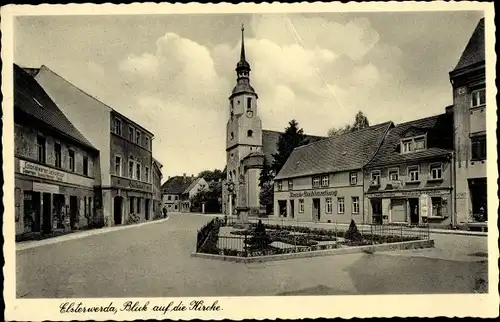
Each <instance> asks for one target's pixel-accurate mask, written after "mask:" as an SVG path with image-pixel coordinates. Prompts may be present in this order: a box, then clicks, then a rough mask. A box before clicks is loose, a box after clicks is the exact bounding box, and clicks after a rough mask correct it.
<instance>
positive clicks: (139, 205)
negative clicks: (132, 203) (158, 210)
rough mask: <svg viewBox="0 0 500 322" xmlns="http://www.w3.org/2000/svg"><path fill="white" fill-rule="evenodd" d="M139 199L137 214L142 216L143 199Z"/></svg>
mask: <svg viewBox="0 0 500 322" xmlns="http://www.w3.org/2000/svg"><path fill="white" fill-rule="evenodd" d="M136 199H137V213H138V214H140V213H141V211H142V209H141V206H142V204H141V198H136Z"/></svg>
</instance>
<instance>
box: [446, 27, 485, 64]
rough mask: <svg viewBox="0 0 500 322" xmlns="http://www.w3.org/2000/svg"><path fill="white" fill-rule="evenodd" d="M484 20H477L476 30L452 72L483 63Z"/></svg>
mask: <svg viewBox="0 0 500 322" xmlns="http://www.w3.org/2000/svg"><path fill="white" fill-rule="evenodd" d="M484 42H485V40H484V18H482V19H481V20H479V23H478V24H477V26H476V29H475V30H474V32H473V33H472V36H471V37H470V39H469V42H468V43H467V46H466V47H465V49H464V51H463V53H462V56H461V57H460V59H459V60H458V64H457V66H456V67H455V68H454V69H453V71H456V70H459V69H462V68H466V67H469V66H472V65H475V64H477V63H480V62H484V61H485V53H484Z"/></svg>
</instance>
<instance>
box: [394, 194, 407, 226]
mask: <svg viewBox="0 0 500 322" xmlns="http://www.w3.org/2000/svg"><path fill="white" fill-rule="evenodd" d="M405 208H406V200H404V199H391V222H393V223H405V222H406V209H405Z"/></svg>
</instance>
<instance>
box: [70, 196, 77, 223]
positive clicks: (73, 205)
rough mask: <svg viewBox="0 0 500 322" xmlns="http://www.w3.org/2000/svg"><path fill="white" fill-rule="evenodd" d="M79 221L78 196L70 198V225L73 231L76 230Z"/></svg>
mask: <svg viewBox="0 0 500 322" xmlns="http://www.w3.org/2000/svg"><path fill="white" fill-rule="evenodd" d="M77 221H78V199H77V197H76V196H70V197H69V225H70V227H71V230H74V229H75V228H76V223H77Z"/></svg>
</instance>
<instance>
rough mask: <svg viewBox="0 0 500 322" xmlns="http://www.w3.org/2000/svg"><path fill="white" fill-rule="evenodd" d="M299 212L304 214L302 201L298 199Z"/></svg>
mask: <svg viewBox="0 0 500 322" xmlns="http://www.w3.org/2000/svg"><path fill="white" fill-rule="evenodd" d="M299 212H300V213H303V212H304V199H299Z"/></svg>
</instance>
